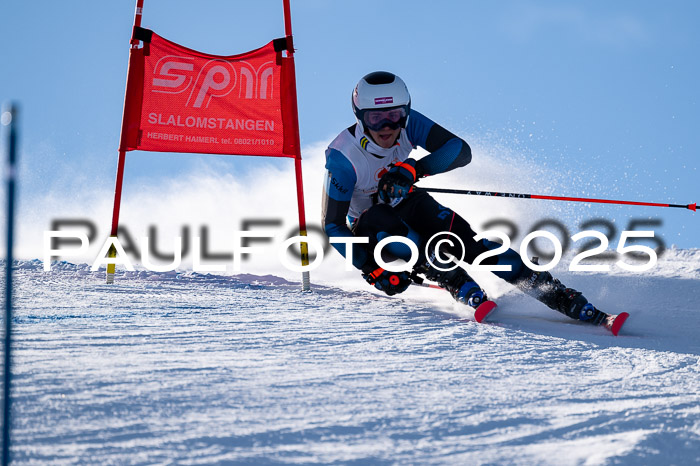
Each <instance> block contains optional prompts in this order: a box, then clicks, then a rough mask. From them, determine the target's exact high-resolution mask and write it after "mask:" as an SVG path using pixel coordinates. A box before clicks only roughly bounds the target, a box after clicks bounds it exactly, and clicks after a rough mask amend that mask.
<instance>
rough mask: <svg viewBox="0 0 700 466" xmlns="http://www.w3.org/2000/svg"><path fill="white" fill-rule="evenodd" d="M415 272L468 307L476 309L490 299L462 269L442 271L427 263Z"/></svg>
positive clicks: (415, 269)
mask: <svg viewBox="0 0 700 466" xmlns="http://www.w3.org/2000/svg"><path fill="white" fill-rule="evenodd" d="M413 271H414V274H422V275H425V278H427V279H428V280H431V281H434V282H437V283H438V284H439V285H440V286H441V287H443V288H445V289H446V290H447V291H449V292H450V294H451V295H452V297H453V298H454V299H455V300H456V301H459V302H461V303H464V304H466V305H467V306H470V307H473V308H476V307H477V306H479V304H481V303H482V302H484V301H486V300H487V299H488V298H487V297H486V293H484V291H483V290H482V289H481V287H480V286H479V285H478V284H477V283H476V282H475V281H474V279H473V278H472V277H470V276H469V274H468V273H467V271H466V270H464V269H462V268H461V267H456V268H454V269H452V270H448V271H442V270H438V269H437V268H435V267H433V266H431V265H430V263H429V262H426V263H425V264H423V265H421V266H418V267H415V268H414V269H413Z"/></svg>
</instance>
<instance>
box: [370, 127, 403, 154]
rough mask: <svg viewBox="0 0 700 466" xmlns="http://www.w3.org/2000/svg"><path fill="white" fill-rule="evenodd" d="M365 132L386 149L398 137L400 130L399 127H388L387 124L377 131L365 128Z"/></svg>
mask: <svg viewBox="0 0 700 466" xmlns="http://www.w3.org/2000/svg"><path fill="white" fill-rule="evenodd" d="M367 132H368V133H369V135H370V136H371V137H372V140H374V142H376V143H377V145H378V146H379V147H383V148H384V149H388V148H390V147H392V146H393V145H394V144H395V143H396V140H397V139H398V137H399V133H400V132H401V128H396V129H391V128H389V126H385V127H383V128H382V129H380V130H379V131H374V130H372V129H369V128H367Z"/></svg>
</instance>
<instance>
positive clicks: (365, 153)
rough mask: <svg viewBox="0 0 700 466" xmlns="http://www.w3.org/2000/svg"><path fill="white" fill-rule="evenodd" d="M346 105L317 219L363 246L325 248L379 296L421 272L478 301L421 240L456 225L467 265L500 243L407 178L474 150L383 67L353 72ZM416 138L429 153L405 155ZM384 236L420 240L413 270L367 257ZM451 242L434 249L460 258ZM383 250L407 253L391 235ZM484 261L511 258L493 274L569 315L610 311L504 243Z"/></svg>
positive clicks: (461, 275)
mask: <svg viewBox="0 0 700 466" xmlns="http://www.w3.org/2000/svg"><path fill="white" fill-rule="evenodd" d="M352 108H353V111H354V113H355V118H356V120H357V123H355V124H354V125H352V126H350V127H349V128H347V129H345V130H343V131H342V132H341V133H340V134H339V135H338V136H337V137H336V138H335V139H334V140H333V142H331V143H330V145H329V146H328V149H327V150H326V166H325V167H326V179H325V182H324V201H323V220H322V222H323V228H324V231H325V232H326V234H327V235H328V236H329V237H331V238H332V237H352V236H356V237H367V238H369V244H353V245H350V244H347V245H346V244H344V243H333V246H334V247H335V248H336V249H337V250H338V252H339V253H340V254H342V255H343V256H345V257H347V254H348V253H352V263H353V265H354V266H355V267H356V268H357V269H359V270H360V271H361V272H362V277H363V278H364V279H365V280H366V281H367V282H368V283H369V284H371V285H373V286H374V287H376V288H377V289H379V290H381V291H383V292H384V293H386V294H387V295H390V296H391V295H395V294H398V293H402V292H403V291H405V290H406V288H408V286H409V285H410V284H411V283H412V281H421V280H422V277H425V278H427V279H428V280H431V281H434V282H437V283H438V284H439V285H440V286H441V287H443V288H445V289H447V290H448V291H449V292H450V293H451V295H452V296H453V297H454V299H455V300H457V301H459V302H462V303H465V304H467V305H469V306H471V307H474V308H476V307H477V306H478V305H479V304H480V303H482V302H484V301H485V300H487V296H486V294H485V293H484V290H482V289H481V287H480V286H479V285H478V284H477V283H476V282H475V281H474V279H473V278H471V277H470V276H469V274H468V273H467V272H466V270H464V269H463V268H461V267H455V268H452V270H447V269H449V267H445V266H444V265H443V266H440V267H436V266H435V260H434V259H436V257H435V256H434V255H433V253H429V254H430V257H426V256H425V252H424V246H425V242H426V241H427V240H428V239H430V238H431V237H432V236H433V235H435V234H436V233H440V232H451V233H454V234H456V235H457V236H458V237H459V238H460V239H461V240H462V242H463V243H464V246H465V255H464V260H465V261H466V262H468V263H472V262H473V261H474V259H475V258H476V257H477V256H479V255H480V254H482V253H484V252H486V251H489V250H492V249H495V248H497V247H499V246H500V245H499V244H497V243H494V242H491V241H489V240H486V239H484V240H482V241H475V240H474V236H476V233H475V232H474V230H472V228H471V226H470V225H469V223H468V222H467V221H466V220H464V219H463V218H462V217H461V216H460V215H458V214H457V213H456V212H454V211H453V210H452V209H450V208H449V207H445V206H443V205H441V204H439V203H438V202H437V201H435V199H433V198H432V197H431V196H430V195H429V194H428V193H427V192H425V191H423V190H421V189H420V188H419V187H417V186H414V183H416V182H417V181H418V180H420V179H421V178H423V177H425V176H434V175H439V174H440V173H445V172H448V171H450V170H455V169H457V168H460V167H463V166H465V165H467V164H468V163H469V162H470V161H471V158H472V154H471V149H470V147H469V145H468V144H467V143H466V142H465V141H464V140H463V139H461V138H459V137H457V136H455V135H454V134H452V133H451V132H450V131H448V130H446V129H445V128H443V127H442V126H440V125H438V124H436V123H435V122H433V121H432V120H430V119H429V118H427V117H426V116H424V115H423V114H421V113H419V112H417V111H416V110H414V109H412V108H411V97H410V94H409V92H408V89H407V87H406V84H405V83H404V82H403V81H402V80H401V78H399V77H398V76H396V75H394V74H392V73H389V72H385V71H377V72H373V73H370V74H368V75H366V76H364V77H363V78H362V79H360V81H359V82H358V84H357V86H356V87H355V89H354V91H353V93H352ZM418 146H420V147H422V148H424V149H425V150H427V151H428V152H429V154H428V155H426V156H425V157H423V158H421V159H415V158H411V157H409V155H410V153H411V151H412V150H413V149H414V148H416V147H418ZM389 236H402V237H404V238H408V239H409V240H411V241H413V242H414V243H415V244H416V246H417V247H418V251H419V260H418V262H417V263H416V266H415V267H414V269H413V271H412V272H408V271H405V272H390V271H388V270H384V269H383V268H381V267H379V266H378V265H377V263H376V262H375V260H374V248H375V246H376V245H377V244H378V243H379V242H380V241H381V240H382V239H384V238H387V237H389ZM349 247H352V251H348V250H347V249H348V248H349ZM458 247H459V246H456V245H455V246H453V247H445V248H444V250H443V249H441V250H440V251H439V254H440V255H443V253H444V252H447V253H449V254H450V255H452V256H454V257H460V255H461V251H460V250H459V249H457V248H458ZM384 250H385V251H388V252H389V253H390V254H391V255H392V256H393V257H394V258H401V259H404V260H407V261H408V259H409V258H410V257H411V251H410V249H409V247H408V246H407V245H405V244H402V243H398V242H393V243H390V244H389V245H387V247H386V248H384ZM438 257H440V256H438ZM429 259H430V260H429ZM482 264H484V265H510V266H511V270H510V271H508V272H500V271H499V272H494V273H495V274H496V275H497V276H498V277H500V278H502V279H503V280H506V281H507V282H509V283H511V284H513V285H515V286H516V287H518V288H519V289H520V290H522V291H524V292H525V293H527V294H529V295H531V296H533V297H534V298H536V299H538V300H539V301H541V302H543V303H544V304H546V305H547V306H549V307H550V308H552V309H555V310H557V311H559V312H561V313H563V314H565V315H567V316H569V317H571V318H572V319H578V320H581V321H585V322H589V323H591V324H601V323H603V321H604V320H605V319H606V317H608V316H607V314H605V313H603V312H601V311H599V310H598V309H596V308H595V307H594V306H593V305H592V304H591V303H589V302H588V300H587V299H586V298H585V297H584V296H583V295H582V294H581V293H580V292H578V291H576V290H574V289H572V288H567V287H566V286H564V285H563V284H562V283H561V282H560V281H559V280H557V279H555V278H553V277H552V275H551V274H550V273H549V272H537V271H534V270H532V269H530V268H528V267H527V266H525V264H524V263H523V261H522V259H521V258H520V256H519V255H518V253H516V252H515V251H513V250H512V249H508V250H507V252H505V253H502V254H500V255H498V256H492V257H489V258H487V259H486V260H484V261H483V262H482ZM456 265H457V263H453V265H452V266H453V267H454V266H456Z"/></svg>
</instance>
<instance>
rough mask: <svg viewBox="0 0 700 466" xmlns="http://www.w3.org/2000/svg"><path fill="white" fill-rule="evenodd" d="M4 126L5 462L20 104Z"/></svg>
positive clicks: (6, 452) (6, 456)
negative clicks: (5, 232) (5, 155)
mask: <svg viewBox="0 0 700 466" xmlns="http://www.w3.org/2000/svg"><path fill="white" fill-rule="evenodd" d="M1 121H2V125H3V126H9V136H8V143H7V167H6V170H7V173H6V177H7V262H6V265H7V272H6V273H5V374H4V376H5V377H4V378H5V382H4V394H3V418H2V464H3V466H7V464H9V462H10V420H11V416H10V404H11V399H10V384H11V382H12V366H11V362H12V358H11V353H10V351H11V349H12V262H13V257H12V246H13V243H14V226H15V225H14V224H15V177H16V174H17V169H16V166H17V164H16V162H17V107H16V106H15V105H14V104H11V105H10V108H9V109H8V110H7V111H6V112H3V113H2V117H1Z"/></svg>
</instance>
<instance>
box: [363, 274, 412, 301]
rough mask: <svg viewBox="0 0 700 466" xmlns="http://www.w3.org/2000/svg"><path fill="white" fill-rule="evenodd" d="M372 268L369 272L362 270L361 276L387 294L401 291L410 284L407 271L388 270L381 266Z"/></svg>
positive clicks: (409, 276) (390, 294)
mask: <svg viewBox="0 0 700 466" xmlns="http://www.w3.org/2000/svg"><path fill="white" fill-rule="evenodd" d="M372 268H374V270H373V271H371V272H363V273H362V278H364V279H365V280H367V283H369V284H370V285H374V287H375V288H376V289H378V290H381V291H383V292H384V293H386V294H388V295H389V296H393V295H395V294H399V293H403V292H404V291H406V288H408V286H409V285H410V284H411V275H410V274H409V273H408V272H389V271H388V270H384V269H383V268H381V267H372Z"/></svg>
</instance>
